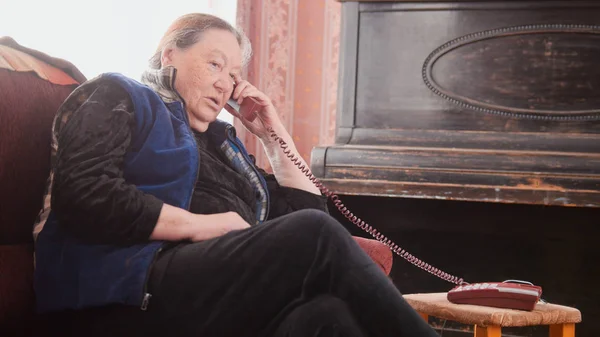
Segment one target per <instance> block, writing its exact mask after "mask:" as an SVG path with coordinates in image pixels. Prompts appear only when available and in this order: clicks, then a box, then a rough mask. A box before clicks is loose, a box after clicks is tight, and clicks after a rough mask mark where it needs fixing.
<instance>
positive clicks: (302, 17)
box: [236, 0, 341, 169]
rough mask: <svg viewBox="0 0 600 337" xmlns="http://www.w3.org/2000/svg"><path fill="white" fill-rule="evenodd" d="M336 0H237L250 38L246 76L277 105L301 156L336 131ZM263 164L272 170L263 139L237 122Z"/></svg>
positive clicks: (306, 156)
mask: <svg viewBox="0 0 600 337" xmlns="http://www.w3.org/2000/svg"><path fill="white" fill-rule="evenodd" d="M340 7H341V5H340V4H339V3H338V2H336V1H334V0H324V1H302V0H238V17H237V21H238V26H239V27H241V28H242V29H243V30H244V31H245V32H246V34H247V35H248V37H249V38H250V41H251V42H252V46H253V51H254V54H253V57H252V60H251V61H250V64H249V65H248V67H247V73H246V78H247V79H248V80H249V81H250V82H251V83H253V84H254V85H256V86H257V87H258V88H259V89H261V90H263V91H264V92H265V93H266V94H267V95H269V97H271V99H272V100H273V103H274V104H275V107H276V108H277V110H278V112H279V114H280V116H281V119H282V121H283V122H284V125H285V126H286V128H287V130H288V131H289V132H290V134H291V135H292V137H293V139H294V142H295V143H296V147H297V148H298V151H299V152H300V155H302V157H303V158H304V159H305V160H306V161H307V162H309V163H310V153H311V150H312V148H313V147H314V146H317V145H324V144H331V143H333V140H334V134H335V111H336V99H337V79H338V58H339V42H340V41H339V39H340V38H339V35H340V9H341V8H340ZM236 128H237V129H238V131H239V132H238V133H239V136H240V138H241V139H242V140H243V141H244V142H245V144H246V145H247V147H248V150H249V151H250V152H251V153H254V154H255V156H256V158H257V163H258V165H259V166H261V167H263V168H265V169H269V164H268V159H267V158H266V156H265V154H264V152H263V150H262V146H261V145H260V142H259V141H258V140H257V139H256V137H254V136H253V135H251V134H249V133H247V132H245V130H244V129H243V126H241V125H240V124H239V123H237V122H236Z"/></svg>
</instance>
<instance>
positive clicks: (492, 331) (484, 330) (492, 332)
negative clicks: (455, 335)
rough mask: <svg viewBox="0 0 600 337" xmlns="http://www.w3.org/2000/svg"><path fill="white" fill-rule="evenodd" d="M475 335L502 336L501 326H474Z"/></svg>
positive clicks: (485, 336)
mask: <svg viewBox="0 0 600 337" xmlns="http://www.w3.org/2000/svg"><path fill="white" fill-rule="evenodd" d="M475 337H502V328H501V327H499V326H478V325H476V326H475Z"/></svg>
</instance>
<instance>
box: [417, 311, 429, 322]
mask: <svg viewBox="0 0 600 337" xmlns="http://www.w3.org/2000/svg"><path fill="white" fill-rule="evenodd" d="M419 316H421V318H423V319H424V320H425V322H427V323H429V315H427V314H424V313H422V312H420V313H419Z"/></svg>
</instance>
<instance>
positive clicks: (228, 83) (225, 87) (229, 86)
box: [215, 76, 234, 92]
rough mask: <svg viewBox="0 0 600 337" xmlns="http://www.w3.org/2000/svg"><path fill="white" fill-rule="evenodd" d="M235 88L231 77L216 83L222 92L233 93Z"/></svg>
mask: <svg viewBox="0 0 600 337" xmlns="http://www.w3.org/2000/svg"><path fill="white" fill-rule="evenodd" d="M233 86H234V83H233V80H232V79H231V77H229V76H227V78H219V79H218V80H217V81H216V82H215V87H216V88H217V89H219V90H220V91H221V92H233Z"/></svg>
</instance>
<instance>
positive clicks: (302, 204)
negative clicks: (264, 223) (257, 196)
mask: <svg viewBox="0 0 600 337" xmlns="http://www.w3.org/2000/svg"><path fill="white" fill-rule="evenodd" d="M251 157H252V161H253V162H254V161H255V159H254V157H253V156H251ZM257 169H258V171H259V172H260V174H261V175H262V176H263V177H264V178H265V180H266V182H267V188H268V190H269V195H270V196H271V204H270V205H269V207H270V211H269V219H268V220H271V219H275V218H277V217H280V216H282V215H286V214H288V213H292V212H294V211H298V210H301V209H308V208H312V209H318V210H321V211H323V212H326V213H329V212H328V209H327V197H326V196H324V195H316V194H313V193H310V192H307V191H304V190H300V189H297V188H292V187H286V186H281V185H279V182H277V178H275V175H273V174H270V173H267V172H266V171H265V170H263V169H261V168H258V167H257Z"/></svg>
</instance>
